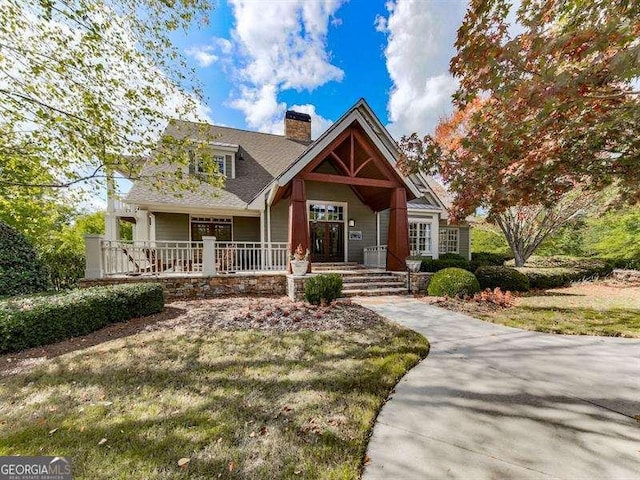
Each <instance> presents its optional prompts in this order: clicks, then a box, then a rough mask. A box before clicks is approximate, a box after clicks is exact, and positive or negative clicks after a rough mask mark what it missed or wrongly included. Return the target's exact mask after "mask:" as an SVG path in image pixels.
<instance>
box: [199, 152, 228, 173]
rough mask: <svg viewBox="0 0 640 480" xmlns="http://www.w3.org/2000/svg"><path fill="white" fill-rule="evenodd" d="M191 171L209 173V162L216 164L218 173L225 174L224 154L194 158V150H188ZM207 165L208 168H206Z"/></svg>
mask: <svg viewBox="0 0 640 480" xmlns="http://www.w3.org/2000/svg"><path fill="white" fill-rule="evenodd" d="M190 156H191V165H192V167H191V168H192V173H196V174H199V175H209V174H210V173H211V163H209V162H213V165H215V166H216V168H217V172H218V174H220V175H222V176H224V177H226V176H227V162H226V158H225V156H224V155H214V156H213V157H210V158H211V160H209V159H204V158H195V154H194V152H190ZM207 166H209V168H207Z"/></svg>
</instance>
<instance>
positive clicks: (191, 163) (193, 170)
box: [189, 151, 196, 175]
mask: <svg viewBox="0 0 640 480" xmlns="http://www.w3.org/2000/svg"><path fill="white" fill-rule="evenodd" d="M195 173H196V158H195V155H194V153H193V152H192V151H189V175H193V174H195Z"/></svg>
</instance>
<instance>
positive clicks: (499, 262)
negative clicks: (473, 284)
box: [469, 252, 513, 272]
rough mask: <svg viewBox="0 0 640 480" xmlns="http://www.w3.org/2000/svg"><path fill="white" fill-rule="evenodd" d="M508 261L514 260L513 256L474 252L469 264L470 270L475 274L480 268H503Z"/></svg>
mask: <svg viewBox="0 0 640 480" xmlns="http://www.w3.org/2000/svg"><path fill="white" fill-rule="evenodd" d="M507 260H513V256H509V255H504V254H502V253H493V252H473V253H472V254H471V261H470V262H469V264H470V266H471V268H470V270H471V271H472V272H475V271H476V270H477V269H478V268H480V267H484V266H496V267H501V266H503V265H504V262H506V261H507Z"/></svg>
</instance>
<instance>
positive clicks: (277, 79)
mask: <svg viewBox="0 0 640 480" xmlns="http://www.w3.org/2000/svg"><path fill="white" fill-rule="evenodd" d="M342 3H344V0H318V1H312V2H311V1H306V0H290V1H286V2H283V1H274V2H265V1H263V0H262V1H260V0H229V4H230V5H231V7H232V10H233V14H234V16H235V23H234V27H233V29H232V31H231V34H230V38H229V39H225V38H214V39H213V41H212V44H211V45H209V46H208V47H209V48H208V49H207V50H206V51H205V52H204V53H205V54H207V55H215V56H216V57H220V59H221V61H222V62H223V64H225V65H229V64H231V65H233V66H232V68H231V69H230V72H231V75H233V76H234V77H235V78H234V84H235V85H236V87H235V91H234V92H232V93H231V97H230V101H229V104H230V105H231V106H232V107H233V108H236V109H238V110H240V111H241V112H243V114H244V116H245V120H246V122H247V125H248V126H249V127H250V128H253V129H257V130H260V131H264V132H273V133H281V132H282V130H283V126H282V125H283V122H284V119H283V116H284V112H285V110H286V109H287V106H286V104H285V103H284V102H281V101H280V100H279V99H278V96H279V94H280V92H282V91H284V90H292V89H293V90H297V91H301V90H309V91H312V90H314V89H315V88H317V87H319V86H321V85H324V84H325V83H327V82H331V81H341V80H342V78H343V77H344V72H343V71H342V70H341V69H340V68H338V67H337V66H335V65H333V64H332V63H331V58H330V52H329V51H328V50H327V32H328V29H329V26H330V25H332V26H338V25H340V23H341V21H340V19H339V18H337V17H336V12H337V10H338V9H339V8H340V6H341V5H342ZM201 52H202V48H200V49H199V50H198V53H201ZM188 53H189V52H188ZM192 55H194V54H192ZM300 107H303V108H305V109H306V110H308V111H309V112H307V113H309V114H310V115H312V117H315V118H313V120H316V121H315V122H314V124H313V127H312V128H313V131H314V132H319V131H320V129H323V128H326V126H327V125H328V124H329V123H328V122H329V121H328V120H327V119H325V118H323V117H322V116H320V115H318V114H317V113H316V112H315V107H314V106H313V105H301V106H300ZM290 108H292V107H290ZM310 112H312V113H310ZM316 123H317V125H316Z"/></svg>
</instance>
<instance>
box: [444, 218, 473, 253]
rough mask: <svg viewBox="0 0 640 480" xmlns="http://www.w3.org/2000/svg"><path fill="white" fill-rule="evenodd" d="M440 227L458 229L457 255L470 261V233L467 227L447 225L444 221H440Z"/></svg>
mask: <svg viewBox="0 0 640 480" xmlns="http://www.w3.org/2000/svg"><path fill="white" fill-rule="evenodd" d="M440 226H441V227H448V228H457V229H458V254H459V255H462V256H463V257H464V258H468V259H469V260H471V235H470V234H471V232H470V227H469V225H448V224H447V221H446V220H440Z"/></svg>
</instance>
